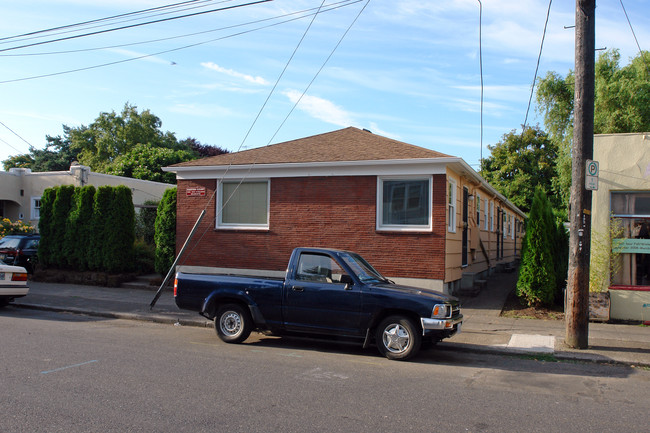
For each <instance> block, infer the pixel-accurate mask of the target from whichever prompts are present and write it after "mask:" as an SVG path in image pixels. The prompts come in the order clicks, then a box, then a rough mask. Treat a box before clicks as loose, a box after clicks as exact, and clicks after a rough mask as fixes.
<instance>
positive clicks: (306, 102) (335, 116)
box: [284, 90, 354, 126]
mask: <svg viewBox="0 0 650 433" xmlns="http://www.w3.org/2000/svg"><path fill="white" fill-rule="evenodd" d="M284 95H285V96H286V97H287V98H289V100H290V101H291V102H292V103H294V104H295V103H296V102H298V100H300V102H299V103H298V106H297V108H298V109H299V110H302V111H304V112H305V113H307V114H309V115H310V116H312V117H314V118H316V119H318V120H322V121H323V122H327V123H331V124H334V125H338V126H350V125H352V124H353V123H354V121H353V120H352V118H353V116H352V115H351V114H350V113H348V112H347V111H345V110H344V109H343V108H341V107H339V106H337V105H336V104H334V103H333V102H332V101H328V100H327V99H323V98H319V97H317V96H310V95H303V97H302V99H301V98H300V95H301V93H300V92H298V91H297V90H287V91H285V92H284Z"/></svg>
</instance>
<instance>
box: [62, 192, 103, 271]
mask: <svg viewBox="0 0 650 433" xmlns="http://www.w3.org/2000/svg"><path fill="white" fill-rule="evenodd" d="M95 192H96V191H95V187H94V186H92V185H87V186H84V187H81V188H75V192H74V195H73V197H72V202H73V204H72V209H71V211H70V216H69V217H68V221H67V226H66V232H65V241H64V244H63V255H64V257H65V258H66V261H67V264H68V265H69V266H70V267H71V268H72V269H75V270H80V271H84V270H87V269H89V267H88V256H89V255H90V251H91V249H92V248H93V246H92V245H91V222H92V216H93V201H94V199H95Z"/></svg>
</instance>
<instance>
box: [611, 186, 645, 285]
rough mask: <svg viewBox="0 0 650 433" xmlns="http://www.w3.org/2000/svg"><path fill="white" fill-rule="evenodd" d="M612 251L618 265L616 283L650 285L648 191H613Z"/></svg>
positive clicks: (614, 277)
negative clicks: (613, 232)
mask: <svg viewBox="0 0 650 433" xmlns="http://www.w3.org/2000/svg"><path fill="white" fill-rule="evenodd" d="M611 198H612V201H611V203H612V219H611V225H612V227H615V228H616V229H615V231H616V232H617V234H616V236H615V237H616V238H617V239H614V240H613V242H612V251H613V253H614V255H615V256H618V260H620V267H617V272H615V273H614V275H612V283H613V284H616V285H631V286H650V192H645V191H644V192H612V196H611Z"/></svg>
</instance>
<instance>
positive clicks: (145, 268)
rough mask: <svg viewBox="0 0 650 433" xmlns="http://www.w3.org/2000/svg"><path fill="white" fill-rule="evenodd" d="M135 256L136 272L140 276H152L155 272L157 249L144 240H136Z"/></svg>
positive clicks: (134, 246) (134, 245)
mask: <svg viewBox="0 0 650 433" xmlns="http://www.w3.org/2000/svg"><path fill="white" fill-rule="evenodd" d="M133 252H134V254H135V271H136V272H137V273H139V274H150V273H152V272H154V270H155V255H156V248H155V247H154V246H153V245H151V244H148V243H146V242H145V241H144V240H142V239H136V240H135V243H134V244H133Z"/></svg>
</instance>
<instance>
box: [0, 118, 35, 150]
mask: <svg viewBox="0 0 650 433" xmlns="http://www.w3.org/2000/svg"><path fill="white" fill-rule="evenodd" d="M0 125H2V126H4V127H5V128H7V130H9V132H11V133H12V134H13V135H15V136H16V137H18V138H20V139H21V140H22V141H24V142H25V143H27V145H28V146H29V147H30V148H32V147H34V146H32V144H31V143H30V142H29V141H27V140H25V139H24V138H23V137H21V136H20V135H18V133H17V132H16V131H14V130H13V129H11V128H10V127H8V126H7V125H5V124H4V123H3V122H2V121H0ZM2 141H4V140H2ZM4 143H5V144H7V146H9V147H11V148H12V149H13V150H15V151H16V152H20V153H23V152H22V151H21V150H19V149H16V148H15V147H14V146H12V145H11V144H9V143H7V142H6V141H4Z"/></svg>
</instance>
